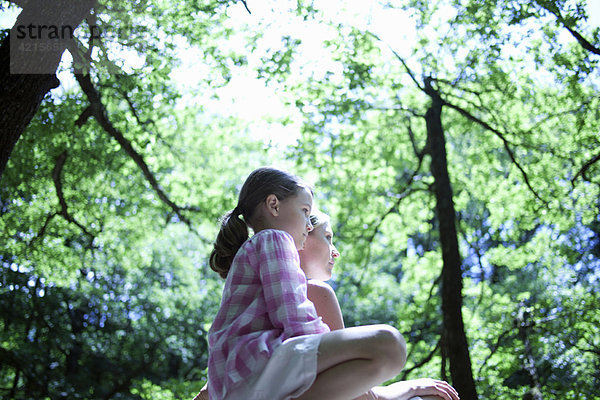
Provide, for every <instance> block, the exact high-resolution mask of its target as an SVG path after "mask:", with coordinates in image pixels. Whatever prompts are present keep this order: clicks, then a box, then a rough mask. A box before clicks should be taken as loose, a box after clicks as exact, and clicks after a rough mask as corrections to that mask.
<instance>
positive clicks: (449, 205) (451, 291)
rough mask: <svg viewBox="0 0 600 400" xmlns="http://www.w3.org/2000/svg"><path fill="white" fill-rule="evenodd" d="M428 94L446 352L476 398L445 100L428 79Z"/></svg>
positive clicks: (458, 383) (462, 390)
mask: <svg viewBox="0 0 600 400" xmlns="http://www.w3.org/2000/svg"><path fill="white" fill-rule="evenodd" d="M425 90H426V93H427V94H428V95H429V96H430V97H431V106H430V107H429V109H428V110H427V113H426V114H425V120H426V125H427V146H428V150H429V154H430V155H431V174H432V175H433V178H434V189H435V197H436V212H437V217H438V221H439V233H440V242H441V245H442V259H443V268H442V284H441V292H442V313H443V333H442V335H443V340H442V343H443V345H444V346H445V354H446V355H447V357H448V359H449V361H450V376H451V377H452V385H453V386H454V387H455V388H456V390H457V391H458V393H459V395H460V398H461V399H463V400H475V399H477V391H476V389H475V382H474V380H473V373H472V370H471V359H470V356H469V346H468V344H467V337H466V335H465V329H464V324H463V318H462V272H461V263H462V262H461V258H460V253H459V250H458V237H457V233H456V214H455V211H454V201H453V198H452V186H451V185H450V177H449V175H448V162H447V159H446V142H445V138H444V131H443V129H442V120H441V113H442V105H443V101H442V99H441V98H440V96H439V94H438V92H437V91H436V90H435V89H433V88H432V86H431V81H430V80H429V79H427V80H426V81H425Z"/></svg>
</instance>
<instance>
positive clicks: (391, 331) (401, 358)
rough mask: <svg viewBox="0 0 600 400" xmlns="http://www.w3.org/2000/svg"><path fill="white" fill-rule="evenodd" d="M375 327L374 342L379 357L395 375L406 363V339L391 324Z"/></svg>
mask: <svg viewBox="0 0 600 400" xmlns="http://www.w3.org/2000/svg"><path fill="white" fill-rule="evenodd" d="M376 329H377V333H376V334H375V342H376V347H377V351H378V353H379V354H378V355H379V358H380V359H381V360H382V361H383V362H384V363H385V364H386V367H387V368H388V369H390V371H392V372H394V374H395V375H396V374H398V373H399V372H400V371H401V370H402V368H404V365H405V364H406V341H405V340H404V338H403V337H402V334H400V332H399V331H398V330H397V329H396V328H394V327H392V326H389V325H377V326H376ZM395 375H394V376H395Z"/></svg>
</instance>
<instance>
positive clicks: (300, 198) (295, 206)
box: [274, 188, 313, 250]
mask: <svg viewBox="0 0 600 400" xmlns="http://www.w3.org/2000/svg"><path fill="white" fill-rule="evenodd" d="M312 200H313V197H312V194H311V192H310V191H309V190H308V189H306V188H304V189H302V190H301V191H300V192H298V194H297V195H295V196H290V197H287V198H286V199H285V200H282V201H280V202H279V210H278V217H277V222H276V224H277V226H275V227H274V228H275V229H280V230H282V231H286V232H287V233H289V234H290V235H292V237H293V238H294V243H295V244H296V249H298V250H300V249H301V248H302V247H303V246H304V242H305V241H306V238H307V237H308V232H310V231H311V230H312V225H311V223H310V218H309V217H310V211H311V209H312Z"/></svg>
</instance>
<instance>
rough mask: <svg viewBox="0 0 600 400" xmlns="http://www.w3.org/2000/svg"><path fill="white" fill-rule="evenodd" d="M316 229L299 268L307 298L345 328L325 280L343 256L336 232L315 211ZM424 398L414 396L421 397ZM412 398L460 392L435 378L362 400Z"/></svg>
mask: <svg viewBox="0 0 600 400" xmlns="http://www.w3.org/2000/svg"><path fill="white" fill-rule="evenodd" d="M310 222H311V225H312V226H313V229H312V230H311V232H310V233H309V234H308V238H307V239H306V242H305V243H304V248H303V249H301V250H300V251H299V255H300V268H302V270H303V271H304V273H305V274H306V277H307V279H308V283H307V284H308V298H309V299H310V300H311V301H312V302H313V304H314V305H315V308H316V311H317V314H318V315H319V316H321V317H322V318H323V322H325V323H326V324H327V325H328V326H329V328H330V329H331V330H332V331H334V330H339V329H344V319H343V317H342V312H341V309H340V305H339V303H338V300H337V296H336V294H335V292H334V290H333V288H332V287H331V286H329V285H328V284H327V283H325V282H324V281H327V280H329V279H331V275H332V271H333V267H334V264H335V260H336V258H338V257H339V256H340V253H339V252H338V250H337V249H336V247H335V246H334V245H333V231H332V229H331V223H330V219H329V217H328V216H327V215H325V214H323V213H321V212H319V211H316V210H313V212H312V215H311V216H310ZM418 395H420V396H421V397H413V396H418ZM371 398H376V399H379V398H411V400H417V399H423V400H429V399H430V400H434V399H437V400H439V399H440V398H442V399H458V393H456V391H455V390H454V388H452V387H451V386H450V385H449V384H448V383H446V382H443V381H436V380H433V379H415V380H409V381H402V382H397V383H394V384H392V385H389V386H387V387H381V386H377V387H374V388H373V389H372V390H371V391H370V392H368V393H366V394H365V395H363V396H362V397H361V399H371Z"/></svg>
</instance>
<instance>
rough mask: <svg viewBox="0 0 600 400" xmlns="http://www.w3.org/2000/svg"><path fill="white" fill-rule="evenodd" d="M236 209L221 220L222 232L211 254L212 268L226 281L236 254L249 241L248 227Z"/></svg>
mask: <svg viewBox="0 0 600 400" xmlns="http://www.w3.org/2000/svg"><path fill="white" fill-rule="evenodd" d="M240 216H241V212H240V210H239V209H238V208H237V207H236V208H234V209H233V210H231V211H229V212H228V213H227V214H225V215H224V216H223V217H222V218H221V230H220V231H219V234H218V235H217V240H215V244H214V248H213V251H212V253H210V268H212V270H213V271H215V272H217V273H218V274H219V275H220V276H221V278H223V279H225V278H226V277H227V273H228V272H229V268H230V267H231V263H232V262H233V258H234V257H235V254H236V253H237V251H238V250H239V249H240V247H241V246H242V244H244V242H245V241H246V240H247V239H248V225H247V224H246V222H244V221H243V220H242V219H241V218H240Z"/></svg>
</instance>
